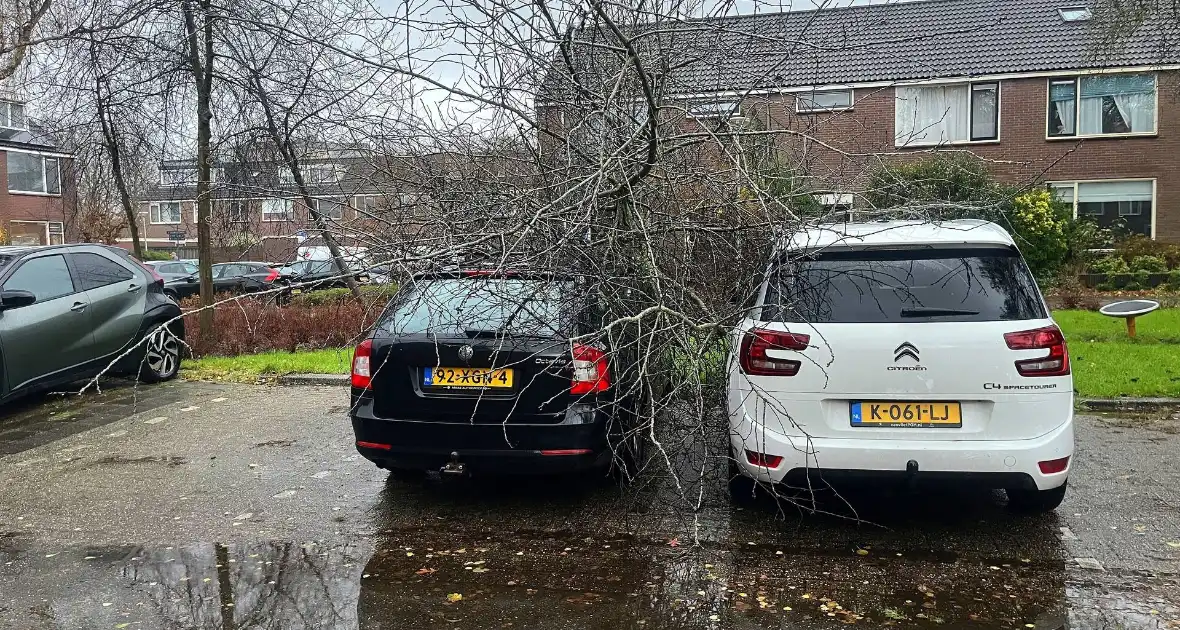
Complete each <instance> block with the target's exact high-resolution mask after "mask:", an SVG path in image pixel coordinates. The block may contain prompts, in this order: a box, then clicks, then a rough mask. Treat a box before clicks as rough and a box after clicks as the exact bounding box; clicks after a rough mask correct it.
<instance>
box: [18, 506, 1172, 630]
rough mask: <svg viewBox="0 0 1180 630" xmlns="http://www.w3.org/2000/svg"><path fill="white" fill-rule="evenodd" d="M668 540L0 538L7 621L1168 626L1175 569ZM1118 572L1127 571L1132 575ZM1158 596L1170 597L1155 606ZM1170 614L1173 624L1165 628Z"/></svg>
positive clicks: (538, 535) (541, 534)
mask: <svg viewBox="0 0 1180 630" xmlns="http://www.w3.org/2000/svg"><path fill="white" fill-rule="evenodd" d="M864 551H865V552H866V553H865V554H863V555H862V554H859V553H853V552H850V553H848V554H847V555H843V556H841V555H838V554H822V555H817V554H810V553H804V554H800V553H798V552H797V550H794V549H791V548H782V547H775V546H773V545H757V546H748V547H743V546H720V547H705V548H695V549H694V548H686V547H685V546H677V547H672V546H669V545H668V544H667V543H665V542H663V541H653V540H640V539H637V538H635V537H633V536H629V535H625V534H620V535H609V534H602V535H598V536H594V537H585V536H581V535H577V534H573V533H571V532H545V531H539V530H538V531H530V532H524V533H521V535H516V534H513V535H511V536H506V535H504V534H502V533H500V534H494V533H490V532H483V533H478V534H477V533H471V532H467V533H462V534H456V533H447V532H440V531H430V530H429V529H428V528H419V529H414V530H408V531H404V532H391V533H388V534H385V535H382V536H379V537H377V538H374V539H366V540H361V541H358V542H356V543H355V544H348V545H324V544H321V543H315V542H307V543H302V544H300V543H290V542H269V543H230V544H189V545H177V546H173V547H156V548H142V547H134V546H127V547H123V546H117V547H71V548H65V549H30V548H24V547H22V546H21V545H20V543H19V540H17V539H13V538H8V539H5V538H4V537H0V592H3V593H4V599H3V601H0V626H3V627H22V628H25V627H32V628H40V627H46V628H50V627H52V628H83V627H86V628H89V627H94V628H163V627H178V628H221V629H225V628H363V629H374V630H377V629H387V628H388V629H393V628H397V629H407V628H440V627H447V628H451V627H453V628H538V629H540V628H545V629H549V628H586V629H599V628H601V629H608V628H611V629H613V628H644V629H655V628H659V629H679V628H772V627H779V628H836V627H843V626H844V625H862V626H867V627H874V628H876V627H899V628H907V627H913V628H937V627H946V628H1017V629H1019V628H1037V629H1056V628H1113V627H1121V628H1170V627H1175V624H1180V609H1177V608H1174V607H1172V608H1168V607H1167V604H1166V603H1165V602H1166V599H1167V597H1168V594H1169V593H1171V592H1173V591H1174V590H1175V589H1177V588H1180V585H1177V584H1176V583H1175V582H1174V581H1173V582H1171V583H1168V582H1166V581H1159V580H1158V579H1148V578H1142V577H1134V578H1131V577H1124V578H1121V579H1122V580H1123V581H1122V582H1120V579H1119V578H1112V579H1109V580H1104V581H1103V582H1102V583H1098V582H1095V581H1093V580H1092V579H1091V578H1089V577H1085V576H1081V577H1079V576H1078V575H1076V574H1071V573H1069V572H1068V571H1067V569H1066V568H1065V567H1064V566H1063V565H1061V564H1054V563H1050V564H1044V563H1040V562H1028V563H1025V562H1020V561H1016V562H1011V563H1009V562H1005V563H1003V564H997V565H987V564H981V563H977V562H967V561H963V560H957V561H953V562H946V561H943V560H941V559H929V558H926V559H921V558H907V557H901V558H898V557H897V556H895V555H893V554H891V553H890V552H888V551H886V550H879V549H865V550H864ZM1120 584H1121V586H1120ZM1144 606H1156V607H1157V608H1154V609H1151V610H1155V613H1152V612H1151V610H1149V609H1147V608H1144ZM1169 624H1173V625H1169Z"/></svg>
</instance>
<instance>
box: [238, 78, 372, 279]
mask: <svg viewBox="0 0 1180 630" xmlns="http://www.w3.org/2000/svg"><path fill="white" fill-rule="evenodd" d="M251 78H252V81H251V83H252V88H253V91H254V96H255V97H256V98H257V99H258V103H259V104H260V105H262V111H263V113H264V114H265V115H266V130H267V134H268V135H270V139H271V141H272V142H274V143H275V146H276V147H278V149H279V153H280V154H281V156H282V158H283V162H284V163H286V165H287V168H289V169H290V170H291V177H292V178H293V179H294V180H295V187H296V188H297V189H298V190H299V196H300V198H302V199H303V205H305V206H307V211H308V214H310V215H311V220H312V222H313V223H315V227H316V231H317V232H319V233H320V238H322V239H324V244H325V245H327V246H328V253H330V254H331V255H332V260H333V261H335V262H336V268H337V269H339V270H340V272H341V273H342V274H343V275H344V277H343V278H342V280H344V286H346V287H348V291H349V293H352V297H354V298H356V299H357V300H360V299H361V288H360V286H359V285H358V284H357V283H356V277H355V276H353V275H352V274H351V273H348V271H349V268H348V265H347V263H346V261H345V260H344V256H343V255H341V253H340V245H339V244H338V243H337V242H336V237H335V236H334V235H333V234H332V232H331V231H330V230H329V229H328V224H327V222H326V221H324V217H323V215H321V214H320V213H319V211H318V210H316V209H315V208H314V207H313V204H312V198H311V193H310V192H308V190H307V182H306V181H304V179H303V171H302V170H301V169H300V165H299V154H298V152H297V151H296V150H295V146H294V145H293V144H292V143H291V137H290V135H289V134H287V135H284V134H283V133H281V132H280V131H279V126H278V123H277V122H276V121H275V117H274V110H273V108H272V107H271V101H270V95H269V94H268V93H267V91H266V88H265V86H263V85H262V78H261V77H260V76H259V75H258V73H257V72H254V73H253V75H252V77H251Z"/></svg>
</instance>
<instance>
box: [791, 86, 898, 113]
mask: <svg viewBox="0 0 1180 630" xmlns="http://www.w3.org/2000/svg"><path fill="white" fill-rule="evenodd" d="M833 92H847V93H848V105H846V106H843V107H804V106H803V105H804V103H805V102H808V101H809V100H810V99H812V98H813V97H814V96H815V95H816V94H829V93H833ZM895 98H896V97H895ZM855 104H856V91H855V90H853V89H852V88H825V89H822V90H810V91H807V92H796V93H795V113H796V114H816V113H823V112H847V111H852V108H853V106H854V105H855Z"/></svg>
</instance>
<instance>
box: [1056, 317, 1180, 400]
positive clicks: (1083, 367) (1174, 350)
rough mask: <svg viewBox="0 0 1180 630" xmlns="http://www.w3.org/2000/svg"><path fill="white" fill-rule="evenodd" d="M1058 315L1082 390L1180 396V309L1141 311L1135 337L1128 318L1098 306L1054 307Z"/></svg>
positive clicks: (1101, 394)
mask: <svg viewBox="0 0 1180 630" xmlns="http://www.w3.org/2000/svg"><path fill="white" fill-rule="evenodd" d="M1053 318H1054V319H1056V320H1057V323H1058V324H1060V325H1061V330H1062V331H1064V332H1065V338H1066V340H1067V341H1068V342H1069V354H1070V357H1071V358H1072V360H1073V378H1074V387H1075V388H1076V389H1077V391H1078V395H1079V396H1082V397H1084V398H1117V397H1119V396H1167V397H1180V309H1166V310H1160V311H1157V312H1155V313H1150V314H1148V315H1144V316H1143V317H1140V318H1139V319H1137V320H1136V336H1135V339H1130V338H1128V337H1127V328H1126V325H1125V324H1124V323H1123V320H1121V319H1115V318H1113V317H1107V316H1105V315H1100V314H1098V313H1096V312H1093V311H1055V312H1054V313H1053Z"/></svg>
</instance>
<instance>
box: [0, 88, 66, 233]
mask: <svg viewBox="0 0 1180 630" xmlns="http://www.w3.org/2000/svg"><path fill="white" fill-rule="evenodd" d="M72 163H73V161H72V159H71V156H70V155H69V154H68V153H64V152H62V151H61V149H60V148H58V147H57V145H56V144H55V143H54V141H53V140H52V139H51V138H50V137H49V136H48V135H47V134H45V133H43V132H41V131H40V130H39V129H37V126H36V125H35V124H33V123H32V122H30V120H29V117H28V115H27V113H26V111H25V104H24V103H23V102H22V101H20V100H19V99H17V98H15V97H13V96H4V95H3V93H0V231H2V232H3V236H2V237H0V243H10V244H13V245H52V244H60V243H64V242H66V238H67V237H66V227H67V223H68V219H67V217H71V216H73V208H74V206H75V195H76V191H75V189H74V184H73V177H72V170H71V166H72Z"/></svg>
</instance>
